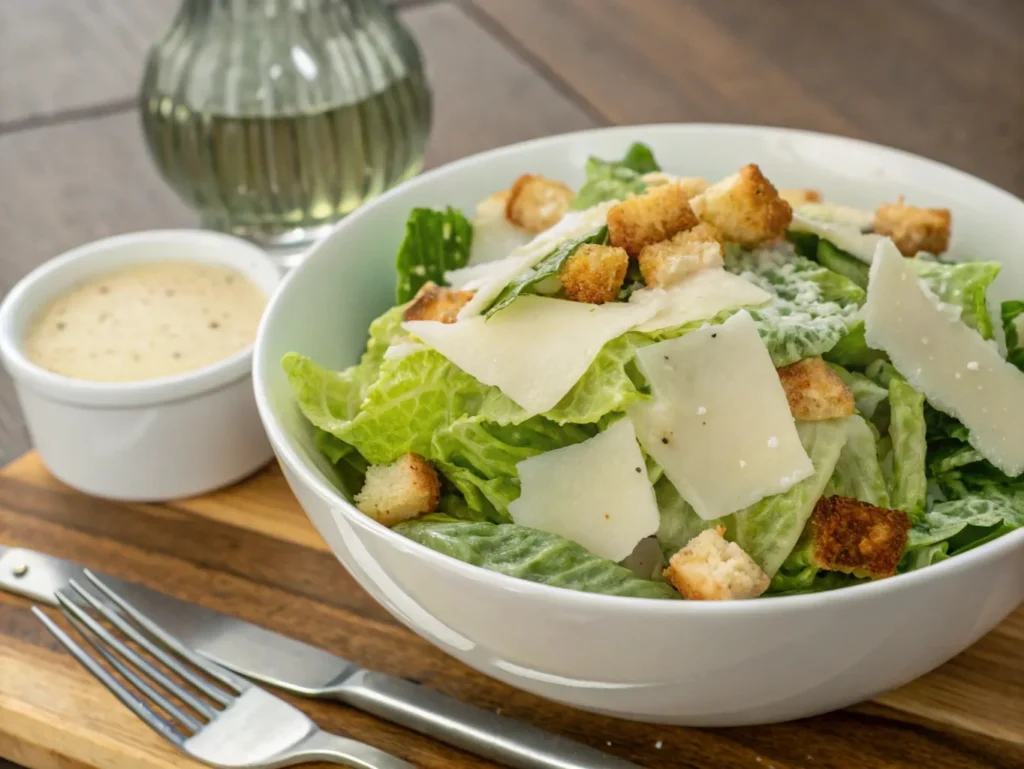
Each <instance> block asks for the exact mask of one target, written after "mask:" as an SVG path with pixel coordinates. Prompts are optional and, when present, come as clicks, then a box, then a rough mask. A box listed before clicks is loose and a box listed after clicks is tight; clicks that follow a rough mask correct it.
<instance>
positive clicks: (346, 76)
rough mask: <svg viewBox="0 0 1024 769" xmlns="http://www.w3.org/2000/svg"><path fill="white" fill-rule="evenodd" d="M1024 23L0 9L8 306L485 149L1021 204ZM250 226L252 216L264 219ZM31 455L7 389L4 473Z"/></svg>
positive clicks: (324, 1) (273, 230) (0, 170)
mask: <svg viewBox="0 0 1024 769" xmlns="http://www.w3.org/2000/svg"><path fill="white" fill-rule="evenodd" d="M1022 39H1024V2H1021V0H898V1H896V0H855V1H854V2H849V0H846V1H844V0H408V1H406V2H403V1H402V0H391V1H390V2H385V0H146V2H141V1H139V0H136V1H135V2H124V1H123V0H0V237H2V255H0V291H2V292H4V293H6V292H7V290H8V289H9V288H10V286H11V285H12V284H13V283H14V282H15V281H16V280H17V279H18V278H19V277H21V276H22V275H24V274H25V273H26V272H28V271H29V270H30V269H32V268H33V267H35V266H37V265H38V264H40V263H41V262H43V261H44V260H46V259H48V258H50V257H52V256H54V255H56V254H58V253H60V252H62V251H64V250H66V249H68V248H71V247H73V246H75V245H78V244H80V243H83V242H86V241H89V240H92V239H95V238H99V237H103V236H106V235H111V234H115V233H119V232H127V231H132V230H142V229H149V228H160V227H179V226H194V225H196V224H197V223H200V221H202V223H204V224H206V225H207V226H213V227H218V228H223V229H229V230H232V231H236V232H239V233H241V234H245V235H249V236H251V237H253V238H254V239H255V240H257V241H259V242H262V243H264V244H266V245H271V246H274V247H275V248H283V249H285V250H287V248H288V247H295V248H300V247H301V246H302V245H303V244H304V243H305V242H308V240H310V239H312V238H314V237H316V236H317V235H318V234H319V233H321V232H322V230H323V228H325V227H329V223H330V221H331V220H332V219H334V218H336V217H337V216H340V215H343V214H344V213H346V212H347V211H349V210H351V209H352V208H354V207H355V206H357V205H359V204H360V203H361V202H362V201H363V200H364V199H365V198H368V197H372V196H373V195H375V194H378V193H379V192H380V191H382V190H383V189H385V188H387V187H389V186H392V185H393V184H396V183H399V182H400V181H401V180H403V179H404V178H408V177H409V176H411V175H413V174H415V173H417V172H418V171H419V169H420V168H421V167H426V168H430V167H433V166H437V165H439V164H442V163H446V162H448V161H451V160H454V159H456V158H460V157H463V156H465V155H469V154H472V153H475V152H478V151H480V150H484V149H488V148H491V147H496V146H499V145H503V144H507V143H510V142H516V141H521V140H524V139H530V138H534V137H538V136H544V135H547V134H552V133H561V132H565V131H572V130H577V129H581V128H589V127H593V126H600V125H610V124H623V123H647V122H685V121H704V122H707V121H710V122H716V121H720V122H734V123H763V124H770V125H781V126H792V127H800V128H809V129H815V130H819V131H826V132H831V133H837V134H842V135H847V136H855V137H860V138H864V139H869V140H871V141H876V142H880V143H883V144H889V145H893V146H896V147H900V148H903V149H906V150H909V151H912V152H916V153H920V154H923V155H926V156H929V157H932V158H936V159H938V160H941V161H944V162H946V163H949V164H952V165H954V166H957V167H959V168H962V169H964V170H966V171H968V172H970V173H973V174H976V175H978V176H981V177H982V178H984V179H987V180H989V181H991V182H993V183H994V184H997V185H999V186H1001V187H1004V188H1006V189H1009V190H1010V191H1012V192H1014V193H1015V194H1018V195H1021V194H1024V85H1022V82H1024V80H1022V76H1021V75H1022V73H1024V46H1022V45H1021V40H1022ZM254 212H255V213H254ZM27 447H28V440H27V436H26V435H25V433H24V429H23V427H22V424H21V417H20V415H19V413H18V409H17V406H16V404H15V402H14V397H13V393H12V392H11V389H10V385H9V382H8V381H7V380H6V379H5V380H4V381H2V382H0V464H3V463H5V462H6V461H9V460H10V459H12V458H14V457H15V456H17V455H18V454H20V453H21V452H22V451H24V450H25V449H26V448H27Z"/></svg>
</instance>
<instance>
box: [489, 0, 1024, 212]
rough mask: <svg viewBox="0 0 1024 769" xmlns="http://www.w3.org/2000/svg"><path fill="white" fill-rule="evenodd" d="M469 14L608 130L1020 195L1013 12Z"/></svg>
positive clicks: (1021, 53) (930, 7) (817, 9)
mask: <svg viewBox="0 0 1024 769" xmlns="http://www.w3.org/2000/svg"><path fill="white" fill-rule="evenodd" d="M472 2H473V4H474V6H473V7H475V8H477V9H479V11H480V12H481V13H483V14H485V15H486V17H487V18H489V19H490V20H491V21H492V22H493V23H494V24H496V25H498V26H500V27H501V28H502V29H504V30H505V31H506V33H507V34H508V35H510V36H511V37H512V38H513V39H514V40H515V42H516V43H517V44H518V45H520V46H522V47H523V49H524V50H525V51H527V52H528V55H530V56H532V57H535V58H536V59H537V60H539V61H540V62H542V63H543V65H544V66H546V67H548V68H550V69H551V70H552V71H554V72H556V73H557V74H558V76H559V77H560V78H562V79H563V80H564V82H565V84H566V85H567V86H568V87H571V88H573V89H574V90H576V91H577V92H579V93H580V94H581V95H582V97H583V98H585V99H586V100H587V101H588V102H589V103H590V104H591V105H592V106H593V107H594V108H595V109H596V110H598V111H599V112H601V113H602V114H603V115H605V116H606V117H607V118H608V119H609V120H611V121H613V122H616V123H641V122H651V121H654V122H658V121H726V122H742V123H767V124H773V125H788V126H796V127H801V128H812V129H817V130H822V131H828V132H833V133H840V134H847V135H853V136H859V137H862V138H867V139H871V140H874V141H879V142H882V143H885V144H891V145H895V146H898V147H901V148H905V149H908V150H911V151H913V152H918V153H921V154H924V155H927V156H930V157H935V158H937V159H939V160H943V161H945V162H948V163H951V164H953V165H956V166H959V167H961V168H964V169H965V170H967V171H970V172H972V173H975V174H978V175H980V176H982V177H984V178H986V179H989V180H991V181H993V182H994V183H996V184H999V185H1001V186H1004V187H1006V188H1008V189H1010V190H1012V191H1014V192H1016V193H1018V194H1020V193H1022V192H1024V133H1022V132H1021V130H1020V125H1021V124H1020V116H1021V114H1024V88H1022V87H1021V85H1020V82H1021V81H1020V78H1019V77H1018V75H1017V74H1016V73H1019V72H1020V71H1022V68H1024V49H1022V48H1021V47H1020V45H1019V40H1020V36H1021V34H1024V23H1022V22H1021V13H1020V10H1019V8H1020V4H1019V3H1014V2H1013V0H1005V2H986V1H983V2H970V3H969V2H966V0H906V1H905V2H898V3H893V2H889V0H861V2H857V3H843V2H839V1H838V0H833V1H831V2H824V1H823V0H788V1H787V2H786V3H752V2H747V0H690V1H688V2H678V1H677V0H644V2H630V1H629V0H598V2H590V1H589V0H558V2H547V1H546V0H519V1H518V2H515V3H507V2H502V0H472ZM966 17H970V21H966V20H965V18H966ZM996 29H999V30H1002V34H1001V35H1000V34H997V33H995V32H994V31H993V30H996Z"/></svg>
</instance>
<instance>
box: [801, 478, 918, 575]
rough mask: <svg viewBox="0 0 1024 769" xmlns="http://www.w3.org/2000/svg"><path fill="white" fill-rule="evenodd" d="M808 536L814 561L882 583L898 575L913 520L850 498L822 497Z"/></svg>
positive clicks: (824, 566)
mask: <svg viewBox="0 0 1024 769" xmlns="http://www.w3.org/2000/svg"><path fill="white" fill-rule="evenodd" d="M808 527H809V528H808V533H809V534H810V536H811V537H812V552H811V556H812V561H813V562H814V564H815V565H816V566H818V567H819V568H822V569H826V570H827V571H841V572H844V573H846V574H852V575H854V576H855V577H870V578H871V579H881V578H882V577H891V576H892V575H893V574H895V573H896V567H897V566H899V563H900V559H901V558H902V557H903V551H904V549H905V548H906V546H907V532H908V531H910V518H909V517H908V516H907V514H906V513H904V512H903V511H902V510H887V509H885V508H882V507H875V506H874V505H869V504H867V503H866V502H859V501H857V500H856V499H849V498H847V497H822V498H821V499H819V500H818V503H817V504H816V505H815V506H814V512H813V513H812V514H811V520H810V522H809V524H808Z"/></svg>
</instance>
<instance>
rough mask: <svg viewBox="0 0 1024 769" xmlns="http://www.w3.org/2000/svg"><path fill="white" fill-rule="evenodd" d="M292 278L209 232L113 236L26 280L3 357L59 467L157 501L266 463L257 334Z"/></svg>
mask: <svg viewBox="0 0 1024 769" xmlns="http://www.w3.org/2000/svg"><path fill="white" fill-rule="evenodd" d="M280 279H281V276H280V273H279V271H278V268H277V267H276V266H275V265H274V263H273V262H272V261H271V260H270V259H269V258H268V257H267V256H266V255H265V254H264V253H263V251H262V250H260V249H259V248H257V247H256V246H254V245H252V244H250V243H247V242H246V241H243V240H240V239H238V238H234V237H231V236H228V235H222V234H219V233H213V232H204V231H198V230H166V231H152V232H140V233H134V234H130V235H119V236H116V237H112V238H107V239H105V240H100V241H97V242H95V243H90V244H88V245H85V246H81V247H79V248H76V249H73V250H72V251H69V252H67V253H65V254H63V255H62V256H59V257H57V258H55V259H53V260H51V261H49V262H47V263H46V264H44V265H42V266H41V267H39V268H38V269H36V270H34V271H33V272H31V273H30V274H29V275H27V276H26V277H25V278H23V279H22V280H21V281H20V282H19V283H18V284H17V285H16V286H15V287H14V288H13V289H12V290H11V292H10V293H9V294H8V295H7V297H6V298H5V299H4V300H3V303H2V304H0V360H2V361H3V365H4V367H5V368H6V369H7V371H8V373H9V374H10V375H11V378H12V379H13V380H14V385H15V389H16V391H17V394H18V399H19V401H20V403H21V407H22V410H23V412H24V414H25V421H26V424H27V426H28V430H29V434H30V435H31V437H32V440H33V442H34V444H35V447H36V449H37V450H38V451H39V454H40V456H41V458H42V460H43V462H44V463H45V464H46V466H47V467H48V468H49V469H50V471H51V472H52V473H53V474H54V475H55V476H56V477H57V478H59V479H60V480H62V481H64V482H65V483H67V484H68V485H69V486H73V487H75V488H77V489H79V490H81V491H84V492H86V493H89V494H93V495H96V496H102V497H109V498H113V499H125V500H134V501H159V500H167V499H177V498H181V497H188V496H193V495H196V494H202V493H204V492H207V491H211V490H213V489H216V488H219V487H222V486H226V485H228V484H230V483H233V482H235V481H237V480H240V479H241V478H244V477H245V476H247V475H249V474H251V473H252V472H254V471H255V470H257V469H259V468H260V467H261V466H262V465H263V464H265V463H266V462H267V461H268V460H269V459H270V458H271V456H272V451H271V449H270V445H269V443H268V441H267V438H266V435H265V433H264V432H263V428H262V425H261V423H260V419H259V415H258V413H257V410H256V404H255V399H254V396H253V391H252V374H251V365H252V342H253V341H254V340H255V338H256V330H257V326H258V324H259V319H260V317H261V315H262V312H263V308H264V306H265V305H266V302H267V301H268V299H269V297H270V295H271V294H272V293H273V292H274V290H275V289H276V287H277V285H278V283H279V282H280Z"/></svg>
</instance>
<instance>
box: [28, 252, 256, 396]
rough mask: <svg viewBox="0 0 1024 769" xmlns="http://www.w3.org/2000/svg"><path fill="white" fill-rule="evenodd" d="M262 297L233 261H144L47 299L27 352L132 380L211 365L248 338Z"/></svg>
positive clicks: (82, 375)
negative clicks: (230, 264)
mask: <svg viewBox="0 0 1024 769" xmlns="http://www.w3.org/2000/svg"><path fill="white" fill-rule="evenodd" d="M266 304H267V297H266V294H264V293H263V291H262V290H261V289H260V288H259V287H258V286H256V285H255V284H254V283H253V282H252V281H250V280H249V279H248V278H246V277H245V276H243V275H242V274H241V273H239V272H238V271H236V270H234V269H231V268H230V267H223V266H219V265H213V264H205V263H201V262H192V261H168V262H149V263H143V264H136V265H132V266H130V267H125V268H123V269H120V270H117V271H115V272H110V273H107V274H105V275H101V276H99V277H96V278H93V279H91V280H89V281H87V282H85V283H82V284H80V285H78V286H75V287H74V288H73V289H71V290H70V291H68V292H67V293H66V294H64V295H62V296H60V297H58V298H57V299H55V300H54V301H53V302H51V303H50V304H49V305H48V306H46V307H45V308H44V309H43V310H42V311H41V312H40V313H39V314H38V316H37V317H36V318H35V320H34V321H33V323H32V324H31V326H30V328H29V331H28V334H27V336H26V338H25V343H24V352H25V355H26V356H27V357H28V358H29V360H31V361H32V362H33V363H35V364H36V365H38V366H41V367H43V368H45V369H48V370H50V371H52V372H54V373H57V374H62V375H63V376H66V377H71V378H73V379H87V380H91V381H95V382H133V381H139V380H145V379H156V378H158V377H166V376H172V375H174V374H181V373H183V372H186V371H193V370H195V369H198V368H202V367H203V366H208V365H210V364H212V363H216V362H217V361H220V360H223V359H224V358H227V357H230V356H231V355H233V354H234V353H236V352H238V351H239V350H241V349H243V348H244V347H246V346H247V345H249V344H251V343H252V342H253V340H254V339H255V338H256V327H257V326H258V324H259V320H260V316H261V315H262V314H263V309H264V307H265V306H266Z"/></svg>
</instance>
